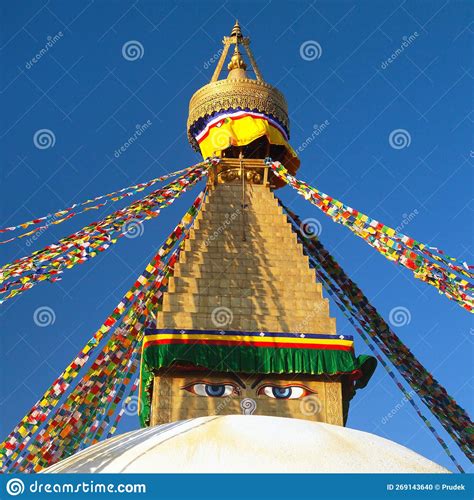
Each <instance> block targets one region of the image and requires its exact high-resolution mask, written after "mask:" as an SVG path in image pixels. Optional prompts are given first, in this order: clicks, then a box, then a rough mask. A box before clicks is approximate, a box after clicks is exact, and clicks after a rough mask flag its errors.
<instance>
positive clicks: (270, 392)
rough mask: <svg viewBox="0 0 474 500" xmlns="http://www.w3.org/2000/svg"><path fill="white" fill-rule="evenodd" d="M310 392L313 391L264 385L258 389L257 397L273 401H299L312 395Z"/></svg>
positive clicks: (299, 387)
mask: <svg viewBox="0 0 474 500" xmlns="http://www.w3.org/2000/svg"><path fill="white" fill-rule="evenodd" d="M312 392H313V391H310V390H309V389H306V388H305V387H301V386H299V385H289V386H278V385H264V386H262V387H260V389H259V390H258V392H257V394H258V395H259V396H268V397H269V398H274V399H299V398H304V397H305V396H307V395H308V394H312Z"/></svg>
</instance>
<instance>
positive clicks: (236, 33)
mask: <svg viewBox="0 0 474 500" xmlns="http://www.w3.org/2000/svg"><path fill="white" fill-rule="evenodd" d="M230 36H235V37H237V39H239V38H242V31H241V30H240V24H239V21H237V19H236V20H235V24H234V27H233V28H232V32H231V34H230Z"/></svg>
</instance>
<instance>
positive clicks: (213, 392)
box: [182, 382, 313, 399]
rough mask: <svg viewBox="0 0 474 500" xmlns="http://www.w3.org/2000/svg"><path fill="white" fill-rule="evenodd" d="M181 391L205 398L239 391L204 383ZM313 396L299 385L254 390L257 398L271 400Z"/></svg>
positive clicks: (237, 393)
mask: <svg viewBox="0 0 474 500" xmlns="http://www.w3.org/2000/svg"><path fill="white" fill-rule="evenodd" d="M182 389H184V390H186V391H188V392H190V393H192V394H195V395H196V396H203V397H207V398H225V397H228V396H240V394H241V390H240V388H239V387H238V386H237V385H234V384H232V383H222V384H208V383H206V382H196V383H194V384H189V385H187V386H186V387H182ZM309 394H313V391H311V390H310V389H308V388H306V387H304V386H301V385H288V386H280V385H262V386H260V387H259V388H258V389H257V390H256V395H257V396H266V397H269V398H272V399H300V398H304V397H306V396H308V395H309Z"/></svg>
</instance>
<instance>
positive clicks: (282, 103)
mask: <svg viewBox="0 0 474 500" xmlns="http://www.w3.org/2000/svg"><path fill="white" fill-rule="evenodd" d="M236 108H241V109H250V110H257V111H259V112H260V113H265V114H267V115H272V116H274V117H275V118H276V119H277V120H278V121H280V122H281V123H282V124H283V126H284V127H285V128H286V129H287V130H288V129H289V120H288V105H287V103H286V99H285V98H284V96H283V94H282V93H281V92H280V91H279V90H278V89H276V88H275V87H273V86H271V85H270V84H268V83H266V82H263V81H259V80H251V79H249V78H245V79H238V80H218V81H216V82H211V83H208V84H207V85H205V86H204V87H202V88H200V89H199V90H198V91H197V92H196V93H195V94H194V95H193V96H192V98H191V101H190V103H189V116H188V123H187V128H188V139H189V142H190V143H191V145H192V146H193V147H194V149H196V151H199V146H198V144H197V143H196V141H195V139H194V137H192V135H191V133H190V127H191V126H192V125H193V124H194V123H195V122H196V121H197V120H199V118H204V117H205V116H211V115H212V114H213V113H216V112H218V111H225V110H228V109H236Z"/></svg>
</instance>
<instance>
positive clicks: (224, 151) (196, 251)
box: [141, 23, 373, 425]
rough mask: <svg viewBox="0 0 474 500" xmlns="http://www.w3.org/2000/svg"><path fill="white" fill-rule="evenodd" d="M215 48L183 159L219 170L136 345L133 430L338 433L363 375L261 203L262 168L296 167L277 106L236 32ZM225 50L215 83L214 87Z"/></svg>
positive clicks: (265, 201)
mask: <svg viewBox="0 0 474 500" xmlns="http://www.w3.org/2000/svg"><path fill="white" fill-rule="evenodd" d="M223 43H224V49H223V52H222V55H221V57H220V60H219V62H218V64H217V68H216V70H215V73H214V75H213V77H212V80H211V82H210V83H209V84H207V85H205V86H204V87H202V88H201V89H199V90H198V91H197V92H196V93H195V94H194V95H193V97H192V99H191V102H190V107H189V118H188V135H189V140H190V142H191V144H192V145H193V147H194V148H196V149H197V150H200V151H201V153H202V154H203V156H204V157H217V158H218V159H219V161H218V162H217V163H216V165H215V166H214V167H213V168H212V169H211V171H210V174H209V186H208V187H209V191H210V192H209V196H208V198H207V200H206V202H205V203H204V205H203V207H202V210H201V211H200V213H199V215H198V217H197V219H196V221H195V223H194V225H193V228H192V229H191V232H190V236H189V239H188V240H187V241H186V244H185V248H184V251H183V252H182V253H181V255H180V259H179V263H177V264H176V266H175V270H174V276H173V277H171V278H170V280H169V286H168V290H167V293H166V294H165V296H164V298H163V303H162V310H161V311H160V312H159V314H158V319H157V325H156V329H155V330H152V331H149V332H148V334H147V336H146V337H145V341H144V351H143V364H142V389H141V394H142V400H143V401H144V403H143V402H142V412H141V417H142V422H143V423H144V424H145V425H156V424H160V423H167V422H173V421H177V420H182V419H187V418H193V417H200V416H208V415H215V414H220V415H227V414H235V413H244V414H255V415H258V414H261V415H274V416H288V417H297V418H306V419H312V420H317V421H322V422H328V423H332V424H337V425H343V424H344V422H345V419H346V416H347V409H348V402H349V400H350V399H351V397H352V396H353V394H354V389H355V387H357V385H359V386H363V385H365V383H366V382H367V380H368V377H370V369H372V368H373V366H372V367H370V368H368V367H367V366H366V365H367V363H359V361H358V359H357V358H355V357H354V354H353V346H352V339H351V338H349V337H344V336H342V335H341V336H338V335H337V332H336V323H335V320H334V319H333V318H331V317H330V315H329V305H328V301H327V299H325V298H323V296H322V290H321V285H320V284H319V283H317V282H316V276H315V271H314V270H313V269H311V268H310V266H309V261H308V258H307V257H306V256H305V255H304V254H303V248H302V246H301V245H300V244H299V243H298V241H297V237H296V235H295V233H294V232H293V230H292V228H291V226H290V224H289V223H288V221H287V219H286V216H285V215H284V214H283V211H282V208H281V207H280V206H279V204H278V201H277V199H276V198H275V196H274V193H273V191H274V190H275V189H277V188H278V187H279V186H280V184H279V183H278V181H277V179H276V178H275V177H274V176H273V175H272V173H271V172H269V171H268V167H267V165H266V163H265V161H264V159H265V158H266V157H268V156H271V157H272V158H273V159H278V160H280V161H281V162H282V163H284V164H285V165H286V166H287V168H288V169H289V170H290V171H291V172H292V173H294V172H295V171H296V169H297V168H298V166H299V160H298V158H297V157H296V154H295V153H294V151H293V150H292V148H291V146H290V145H289V143H288V137H289V120H288V112H287V104H286V101H285V98H284V97H283V95H282V94H281V93H280V92H279V91H278V90H277V89H276V88H274V87H272V86H271V85H269V84H268V83H266V82H265V81H264V80H263V78H262V75H261V73H260V70H259V69H258V67H257V65H256V63H255V59H254V57H253V54H252V52H251V50H250V46H249V39H248V38H246V37H243V36H242V33H241V30H240V27H239V24H238V23H236V24H235V26H234V28H233V30H232V33H231V35H230V36H229V37H224V40H223ZM231 45H234V52H233V55H232V57H231V59H230V63H229V64H228V70H229V72H228V75H227V78H225V79H221V80H219V76H220V74H221V71H222V68H223V66H224V63H225V61H226V58H227V55H228V52H229V48H230V46H231ZM240 47H243V49H244V50H245V52H246V54H247V57H248V60H249V62H250V64H251V66H252V68H253V72H254V75H255V78H250V77H249V76H248V75H247V65H246V63H245V61H244V59H243V56H242V54H241V50H240ZM357 379H358V382H355V380H357Z"/></svg>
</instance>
